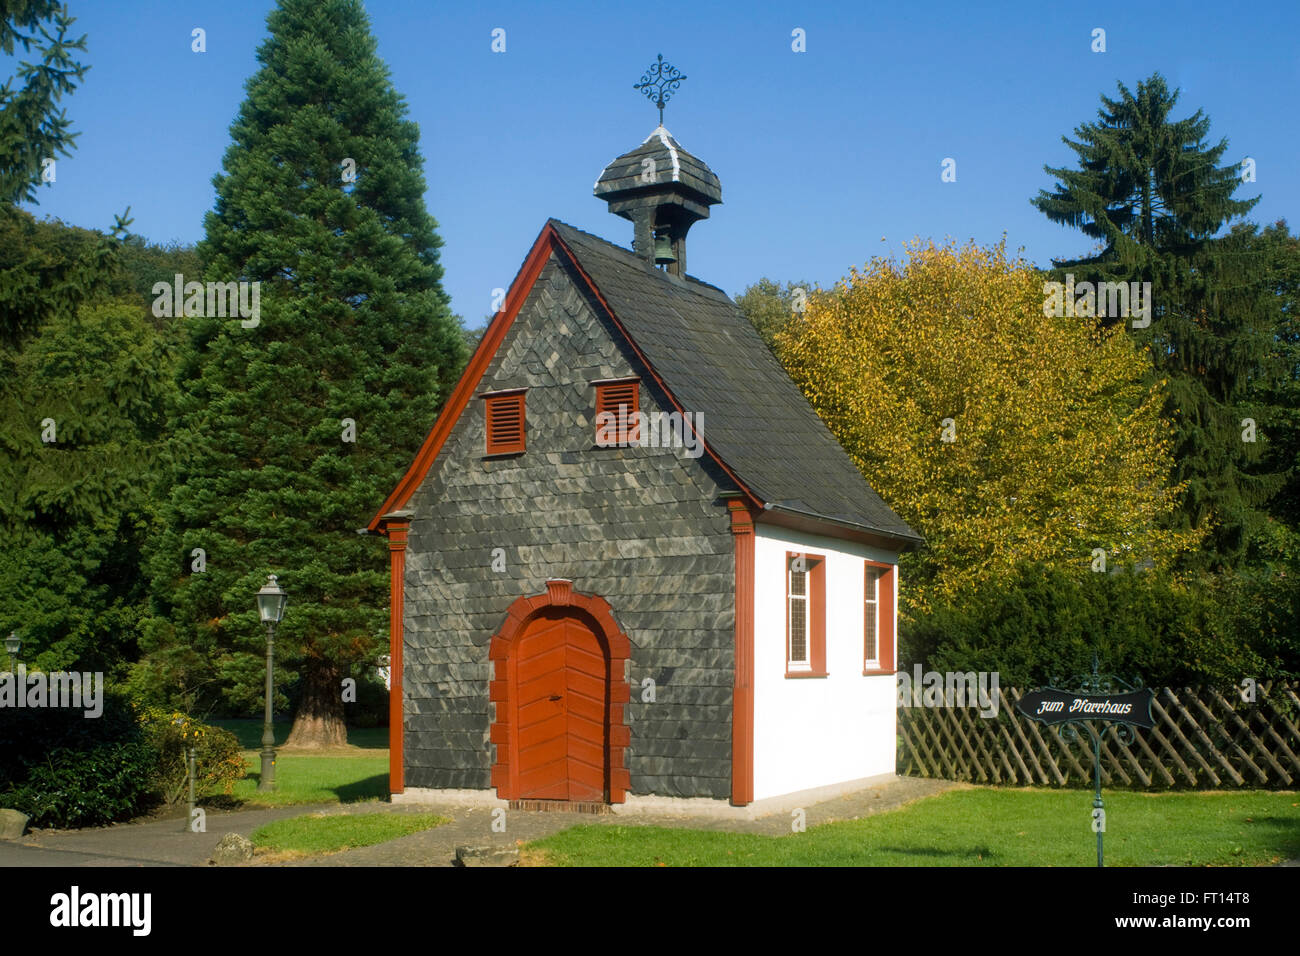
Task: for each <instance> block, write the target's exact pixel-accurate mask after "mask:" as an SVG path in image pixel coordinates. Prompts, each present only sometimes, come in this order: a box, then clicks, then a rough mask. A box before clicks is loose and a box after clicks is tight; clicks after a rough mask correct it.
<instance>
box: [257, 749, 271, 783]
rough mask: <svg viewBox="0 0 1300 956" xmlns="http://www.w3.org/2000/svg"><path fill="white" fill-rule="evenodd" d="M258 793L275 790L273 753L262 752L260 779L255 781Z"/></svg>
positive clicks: (269, 751)
mask: <svg viewBox="0 0 1300 956" xmlns="http://www.w3.org/2000/svg"><path fill="white" fill-rule="evenodd" d="M257 789H258V791H259V792H265V791H267V790H274V789H275V751H274V750H263V751H262V778H261V779H260V780H258V781H257Z"/></svg>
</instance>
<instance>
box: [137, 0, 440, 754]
mask: <svg viewBox="0 0 1300 956" xmlns="http://www.w3.org/2000/svg"><path fill="white" fill-rule="evenodd" d="M267 25H268V31H269V36H268V38H267V39H266V41H265V42H264V43H263V44H262V46H261V47H260V48H259V50H258V52H257V61H258V63H259V64H260V67H259V69H258V71H257V72H256V73H255V75H254V76H253V77H252V78H251V79H250V80H249V81H248V83H247V86H246V89H247V97H246V99H245V101H244V103H243V105H242V107H241V108H240V111H239V115H238V117H237V118H236V119H235V121H234V123H233V125H232V126H231V137H232V143H231V145H230V147H229V149H228V150H227V152H226V156H225V159H224V163H223V169H224V172H223V173H221V174H220V175H218V176H216V177H215V179H214V183H215V185H216V190H217V202H216V208H215V209H214V211H212V212H210V213H209V214H208V215H207V218H206V221H205V227H206V238H205V240H204V241H203V242H202V243H201V244H200V250H199V251H200V254H201V255H202V256H203V258H204V261H205V262H206V264H207V266H206V270H207V271H206V278H207V279H208V280H209V281H215V282H232V281H241V282H248V283H254V282H257V283H260V287H259V288H260V315H259V316H256V322H255V323H254V321H253V320H252V319H250V318H248V317H247V316H244V317H243V318H238V317H236V318H232V317H229V316H227V317H221V316H216V315H212V314H206V315H204V314H194V315H191V314H190V313H191V312H194V313H202V312H205V311H207V310H206V309H204V308H201V307H200V306H202V305H203V303H200V302H198V301H197V300H196V301H195V302H194V303H193V304H194V306H195V308H194V309H192V310H191V309H188V308H187V310H186V313H187V314H186V318H185V320H184V321H185V322H186V323H187V324H188V325H189V326H190V331H191V334H190V348H189V352H188V355H187V357H186V358H185V359H184V361H183V362H182V366H181V369H180V372H179V382H180V385H181V398H180V404H179V424H178V430H177V435H176V443H175V454H176V462H177V464H176V473H175V476H174V486H173V489H172V492H171V498H170V505H169V508H168V515H169V521H168V525H169V529H168V533H167V534H166V535H165V536H164V537H163V538H162V539H161V540H160V541H159V544H158V549H157V552H156V559H155V562H154V573H155V578H154V592H155V595H156V596H157V598H158V600H159V606H158V618H157V620H156V621H155V622H154V625H153V627H152V628H151V633H150V636H149V642H150V647H151V654H150V656H149V659H148V660H147V661H146V662H145V665H144V666H145V670H146V671H152V676H153V677H154V678H156V679H157V681H160V682H164V683H167V684H168V685H169V686H170V687H171V688H172V690H182V691H183V692H184V693H186V694H188V695H191V696H192V697H196V698H198V699H200V700H202V699H204V698H205V695H206V697H207V698H209V699H210V698H211V697H212V694H211V689H212V688H218V687H219V688H220V690H221V692H222V694H223V695H224V699H225V703H226V704H228V705H233V706H236V707H239V708H245V709H247V710H249V711H254V712H255V710H256V708H257V707H258V705H259V704H260V701H261V695H262V689H261V682H262V667H263V664H262V660H263V656H264V653H265V643H264V642H265V636H264V633H263V631H262V630H261V627H260V625H259V624H258V622H257V616H256V612H255V610H254V606H255V605H254V597H253V595H254V593H255V592H256V590H257V589H258V588H259V587H260V586H261V585H262V584H264V583H265V581H266V575H267V574H268V573H275V574H278V575H279V578H280V582H281V584H282V585H283V586H284V587H285V589H286V590H287V591H288V592H289V595H290V597H289V604H288V611H287V613H286V616H285V619H284V622H283V623H282V625H281V626H280V628H279V630H278V631H277V661H278V662H281V663H283V664H284V666H285V671H284V673H283V674H282V675H281V677H280V678H277V687H280V688H284V686H285V684H284V683H283V681H284V680H285V679H290V680H291V679H292V678H294V677H297V678H299V679H300V680H299V683H298V687H297V692H298V695H299V703H298V709H297V713H296V717H295V723H294V729H293V732H292V734H291V736H290V741H289V742H290V743H291V744H294V745H317V744H320V745H330V744H339V743H343V742H345V736H344V726H343V713H344V712H343V707H342V701H341V695H340V688H341V681H342V679H343V678H345V677H347V676H349V675H350V674H351V673H353V670H354V668H360V667H362V666H366V665H373V664H374V663H375V661H376V658H377V656H378V655H379V654H380V653H381V651H382V649H383V647H384V646H385V643H386V641H385V639H384V636H385V635H386V633H387V611H386V604H387V572H386V563H387V554H386V552H385V550H384V549H383V548H381V547H379V546H378V545H377V543H376V542H375V541H374V540H373V539H369V538H364V537H361V536H358V534H357V533H356V532H357V529H358V528H359V527H361V526H362V525H364V524H365V523H366V521H367V520H368V519H369V518H370V516H371V515H372V514H373V513H374V510H375V509H376V508H377V507H378V506H379V505H380V504H381V503H382V502H383V500H384V497H385V495H387V494H388V492H389V491H391V490H392V487H393V486H394V485H395V483H396V481H397V480H398V479H399V478H400V477H401V475H402V473H403V471H404V470H405V468H406V467H407V466H408V465H409V464H410V461H411V459H412V457H413V455H414V453H415V450H416V449H417V448H418V446H419V443H420V442H421V440H422V439H423V437H424V435H425V434H426V432H427V431H428V429H429V427H430V425H431V424H432V422H433V420H434V418H435V415H436V412H437V410H438V408H439V406H440V405H441V403H442V401H443V400H445V398H446V395H447V394H448V392H449V390H450V386H451V384H452V383H453V381H454V377H455V376H456V375H457V374H458V373H459V371H460V369H461V367H462V365H463V364H464V360H465V350H464V342H463V338H462V333H461V329H460V328H459V327H458V326H457V324H456V322H455V321H454V320H453V318H452V316H451V313H450V310H449V308H448V300H447V297H446V296H445V294H444V293H443V291H442V289H441V286H440V279H441V275H442V270H441V267H440V265H439V262H438V248H439V246H440V245H441V243H440V240H439V238H438V236H437V234H436V232H435V229H436V223H435V222H434V220H433V219H432V217H431V216H430V215H429V214H428V212H427V211H426V210H425V207H424V201H423V194H424V191H425V183H424V177H423V174H422V172H421V165H422V161H421V156H420V153H419V149H418V129H417V127H416V125H415V124H414V123H413V122H411V121H409V120H407V119H406V118H405V113H406V107H405V103H404V101H403V99H402V97H401V96H399V95H398V93H397V92H396V91H395V90H394V89H393V87H392V85H391V83H390V80H389V75H388V71H387V68H386V67H385V66H384V64H383V63H382V61H381V60H380V59H379V58H378V57H377V56H376V53H375V49H376V45H375V41H374V39H373V38H372V36H371V34H370V28H369V22H368V20H367V17H366V15H365V13H364V12H363V10H362V6H361V3H360V2H359V0H325V2H321V0H281V2H280V3H279V5H278V6H277V8H276V9H275V10H273V11H272V12H271V14H270V15H269V17H268V19H267ZM354 171H355V175H353V172H354ZM187 278H188V277H187ZM353 423H354V424H353ZM196 549H202V559H203V560H202V561H200V559H199V556H198V555H199V552H198V551H196Z"/></svg>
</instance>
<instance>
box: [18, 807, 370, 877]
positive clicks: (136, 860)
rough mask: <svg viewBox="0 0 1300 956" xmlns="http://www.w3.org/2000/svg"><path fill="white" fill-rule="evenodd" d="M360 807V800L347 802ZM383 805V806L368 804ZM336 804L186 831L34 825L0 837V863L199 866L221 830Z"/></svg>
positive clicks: (247, 829) (228, 819) (213, 821)
mask: <svg viewBox="0 0 1300 956" xmlns="http://www.w3.org/2000/svg"><path fill="white" fill-rule="evenodd" d="M352 806H353V807H363V806H365V804H353V805H352ZM371 806H375V807H384V808H387V807H388V806H389V805H388V804H386V803H384V804H372V805H371ZM338 809H339V805H338V804H336V803H326V804H314V805H303V804H299V805H297V806H292V807H275V808H273V809H261V810H235V811H217V810H208V811H207V814H206V815H207V821H206V822H207V832H206V833H188V832H185V831H183V830H182V829H181V828H182V827H183V826H184V825H185V818H184V817H183V816H180V817H174V818H171V819H167V820H156V821H151V822H149V823H123V824H118V825H117V826H111V827H92V828H88V829H85V830H39V831H36V832H35V833H28V834H27V835H26V836H24V837H23V838H22V839H21V840H12V841H10V840H0V866H203V865H205V864H206V863H207V860H208V857H210V856H211V855H212V851H213V850H214V849H216V846H217V841H218V840H220V839H221V838H222V837H223V836H225V835H226V834H227V833H239V834H242V835H243V836H248V835H249V834H250V833H252V832H253V831H254V830H256V829H257V828H258V827H260V826H261V825H262V824H264V823H269V822H271V821H272V820H279V819H281V818H283V817H296V816H300V815H301V814H304V813H313V812H317V811H321V810H335V811H337V810H338Z"/></svg>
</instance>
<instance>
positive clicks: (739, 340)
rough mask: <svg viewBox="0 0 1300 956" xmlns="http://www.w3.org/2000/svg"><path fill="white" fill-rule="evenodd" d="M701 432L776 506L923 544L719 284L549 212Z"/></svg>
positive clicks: (632, 335)
mask: <svg viewBox="0 0 1300 956" xmlns="http://www.w3.org/2000/svg"><path fill="white" fill-rule="evenodd" d="M549 224H550V225H551V226H552V227H553V228H554V229H555V231H556V233H557V234H558V235H559V236H560V238H561V239H562V240H563V241H564V243H565V245H566V246H568V247H569V249H570V250H571V251H572V252H573V254H574V256H575V257H576V258H577V260H578V263H579V265H580V266H581V267H582V269H583V271H585V272H586V273H587V275H588V276H590V277H591V279H592V281H593V282H594V283H595V285H596V287H597V289H598V290H599V292H600V294H601V296H602V297H603V298H604V300H605V301H606V302H607V303H609V306H610V308H611V309H612V310H613V312H614V315H615V317H616V318H617V319H618V321H619V322H620V323H621V324H622V326H623V327H624V328H625V329H626V330H627V332H628V334H629V335H630V336H631V338H632V340H633V341H634V342H635V343H636V346H637V347H638V348H639V349H640V350H641V351H642V353H643V354H644V355H645V356H646V358H647V359H648V360H649V362H650V364H651V365H652V366H653V368H654V370H655V371H656V372H657V373H658V374H659V376H660V378H662V380H663V382H664V384H665V385H667V386H668V389H669V391H671V392H672V394H673V395H674V396H675V397H676V398H677V400H678V401H679V402H680V403H681V405H682V407H683V409H684V410H686V411H688V412H702V413H703V414H704V421H703V429H702V432H703V437H704V441H705V443H706V444H707V445H708V446H709V447H710V448H711V449H712V450H713V451H714V452H715V453H716V454H717V455H718V457H719V458H721V459H722V460H723V462H725V463H726V465H727V467H729V468H730V469H731V470H732V471H733V472H735V473H736V474H737V475H738V476H739V477H740V479H741V481H743V482H744V483H745V484H746V485H748V486H749V487H750V489H752V490H753V492H754V493H755V494H757V495H758V496H759V497H760V498H762V499H763V500H764V501H765V502H768V503H770V505H771V507H773V508H776V509H779V510H782V511H787V512H793V513H796V514H803V515H808V516H811V517H814V518H820V519H828V520H830V521H832V522H836V523H841V524H848V525H851V526H854V527H857V528H860V529H865V530H868V531H871V532H875V533H878V534H883V535H888V536H890V537H894V538H900V539H903V540H905V541H907V542H910V543H912V544H919V543H920V542H921V540H922V539H921V537H920V535H918V534H917V533H916V532H915V531H913V530H912V529H911V528H909V527H908V526H907V525H906V524H905V523H904V522H903V520H902V519H901V518H899V517H898V516H897V515H896V514H894V512H893V511H892V510H890V508H889V506H888V505H886V504H885V502H884V501H882V500H881V498H880V496H879V495H878V494H876V492H875V490H874V489H872V487H871V486H870V485H869V484H867V482H866V480H865V479H864V478H863V477H862V473H861V472H860V471H858V468H857V466H856V465H854V463H853V460H852V459H851V458H850V457H849V456H848V453H847V452H845V451H844V449H843V448H842V447H841V446H840V444H839V442H838V441H837V440H836V438H835V436H834V435H832V434H831V431H830V429H828V428H827V427H826V425H825V423H824V422H823V421H822V420H821V418H820V417H818V415H817V413H816V412H815V411H813V409H812V406H811V405H809V404H808V401H807V400H806V399H805V398H804V396H803V393H802V392H800V391H799V388H798V386H796V385H795V384H794V382H793V381H791V379H790V377H789V376H788V375H787V374H786V372H785V370H784V369H783V368H782V367H781V365H780V363H779V362H777V360H776V357H775V356H773V355H772V352H771V350H770V349H768V347H767V345H766V344H764V342H763V340H762V338H760V337H759V334H758V331H757V330H756V329H755V328H754V326H753V325H752V324H751V323H750V322H749V320H748V319H746V318H745V315H744V313H742V312H741V311H740V309H739V307H738V306H737V305H736V304H735V303H734V302H733V301H732V300H731V298H730V297H729V296H728V295H727V294H726V293H725V292H723V291H722V290H721V289H719V288H717V287H715V286H711V285H709V284H707V283H705V282H700V281H699V280H698V279H694V278H691V277H689V276H687V277H684V278H682V277H678V276H673V275H670V274H668V273H667V272H663V271H660V270H658V269H656V268H654V267H653V266H651V265H650V264H649V263H647V262H645V261H644V260H642V259H640V258H638V257H637V256H636V255H634V254H633V253H632V252H631V251H629V250H627V249H623V248H621V247H620V246H616V245H614V244H613V243H610V242H607V241H605V240H604V239H601V238H599V237H597V236H593V235H591V234H590V233H586V232H583V231H582V230H580V229H575V228H574V227H573V226H570V225H567V224H565V223H562V222H559V221H558V220H555V219H551V220H549Z"/></svg>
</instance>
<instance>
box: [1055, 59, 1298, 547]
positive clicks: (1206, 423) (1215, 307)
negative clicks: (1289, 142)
mask: <svg viewBox="0 0 1300 956" xmlns="http://www.w3.org/2000/svg"><path fill="white" fill-rule="evenodd" d="M1119 93H1120V95H1119V98H1118V99H1110V98H1108V97H1105V96H1103V97H1102V103H1103V108H1102V109H1101V110H1100V111H1099V119H1100V122H1099V123H1087V124H1084V125H1083V126H1080V127H1079V128H1077V129H1076V130H1075V135H1076V136H1077V137H1078V141H1077V142H1076V141H1071V140H1069V139H1064V142H1065V143H1066V144H1067V145H1068V146H1070V148H1071V149H1073V150H1074V151H1075V152H1076V153H1077V154H1078V156H1079V168H1077V169H1056V168H1052V167H1046V169H1047V171H1048V172H1049V173H1051V174H1052V175H1053V176H1055V177H1056V178H1058V179H1059V180H1060V183H1059V184H1058V185H1057V187H1056V188H1055V191H1054V192H1052V193H1048V192H1047V191H1045V190H1044V191H1040V192H1039V194H1038V196H1037V197H1036V198H1035V199H1034V200H1032V202H1033V203H1034V205H1035V206H1037V208H1038V209H1039V210H1040V211H1042V212H1043V213H1044V214H1045V215H1046V216H1047V217H1048V218H1049V219H1051V220H1052V221H1054V222H1058V223H1061V224H1063V225H1068V226H1071V227H1074V228H1077V229H1079V230H1081V231H1082V232H1083V233H1084V234H1085V235H1087V236H1089V237H1091V238H1092V239H1094V240H1096V241H1097V243H1098V244H1099V248H1098V249H1097V250H1095V251H1094V253H1093V254H1092V255H1089V256H1085V257H1082V258H1078V259H1069V260H1062V259H1058V260H1054V262H1053V264H1054V265H1055V266H1056V271H1057V278H1061V277H1062V276H1063V275H1064V274H1066V273H1069V274H1072V275H1073V276H1074V279H1075V282H1076V283H1079V282H1085V281H1086V282H1094V283H1095V282H1124V283H1133V282H1139V283H1141V282H1150V283H1151V299H1150V304H1151V306H1152V308H1151V312H1150V316H1149V317H1150V325H1149V326H1148V327H1146V328H1142V327H1140V324H1141V321H1142V320H1140V319H1138V320H1135V319H1133V318H1131V317H1125V318H1121V319H1120V321H1126V322H1132V321H1138V323H1139V326H1135V327H1132V332H1133V334H1135V335H1136V336H1137V337H1138V339H1139V341H1141V342H1143V343H1145V344H1147V345H1149V346H1150V353H1151V356H1152V359H1153V377H1155V378H1158V379H1162V380H1164V381H1166V382H1167V385H1168V388H1167V396H1168V399H1167V402H1168V404H1167V408H1166V414H1167V415H1168V416H1169V417H1170V418H1171V419H1172V420H1173V422H1174V423H1175V428H1176V433H1175V443H1174V455H1175V460H1176V466H1175V473H1174V479H1175V481H1177V482H1178V483H1186V485H1187V493H1186V495H1185V496H1184V499H1183V505H1182V509H1181V511H1180V513H1179V515H1178V516H1177V523H1178V524H1179V525H1181V526H1183V527H1190V528H1194V529H1199V530H1203V531H1206V532H1208V535H1209V536H1208V538H1207V546H1206V548H1205V549H1203V550H1202V552H1200V554H1199V556H1197V558H1196V559H1195V560H1196V561H1197V562H1198V563H1204V564H1205V565H1208V566H1211V567H1213V566H1222V565H1229V566H1231V565H1235V564H1237V563H1239V562H1240V561H1241V560H1243V559H1244V558H1245V556H1246V554H1247V550H1248V545H1249V543H1250V540H1251V537H1252V535H1253V534H1254V533H1255V532H1256V531H1257V530H1258V528H1259V526H1260V523H1261V521H1262V520H1263V512H1262V511H1260V510H1259V509H1260V507H1261V506H1262V505H1263V504H1264V503H1265V502H1267V501H1268V500H1269V498H1270V497H1272V496H1273V495H1275V494H1276V493H1277V491H1278V490H1279V489H1280V487H1281V483H1282V479H1281V475H1280V474H1278V473H1277V472H1276V471H1268V470H1266V468H1265V467H1264V466H1263V465H1261V463H1260V458H1261V456H1260V455H1259V454H1258V447H1257V446H1256V445H1252V444H1250V443H1248V442H1245V441H1243V440H1242V433H1243V425H1242V421H1243V419H1245V418H1251V417H1254V418H1256V420H1257V421H1258V417H1257V416H1258V415H1260V414H1262V415H1263V416H1264V417H1265V418H1271V417H1272V411H1271V410H1269V409H1261V408H1260V407H1259V404H1258V402H1257V401H1252V396H1251V395H1250V392H1251V389H1252V384H1253V383H1258V382H1259V381H1260V380H1261V379H1263V378H1267V377H1268V376H1270V375H1273V374H1276V372H1275V370H1272V369H1271V366H1270V358H1269V356H1270V342H1271V339H1272V337H1273V325H1274V323H1275V321H1276V317H1277V302H1276V294H1275V290H1274V289H1273V288H1272V287H1271V285H1270V280H1269V277H1268V274H1267V269H1265V268H1262V267H1261V264H1260V263H1258V262H1257V261H1255V260H1253V259H1252V257H1250V256H1249V255H1245V254H1243V251H1244V249H1245V245H1246V243H1247V238H1246V237H1244V236H1243V235H1242V234H1240V233H1231V234H1228V235H1223V236H1221V237H1220V236H1218V234H1219V233H1220V231H1221V230H1222V229H1223V228H1224V227H1225V226H1226V225H1228V224H1229V222H1230V221H1231V220H1232V219H1234V218H1236V217H1240V216H1244V215H1245V214H1246V213H1247V212H1248V211H1249V210H1250V209H1251V208H1252V207H1253V206H1254V204H1255V203H1256V202H1258V198H1256V199H1248V200H1238V199H1234V198H1232V196H1233V193H1234V192H1235V191H1236V190H1237V189H1238V188H1239V187H1240V186H1241V185H1242V177H1241V175H1240V172H1241V171H1240V169H1239V168H1238V167H1237V166H1235V165H1226V166H1221V165H1220V162H1221V160H1222V158H1223V155H1224V153H1225V151H1226V149H1227V145H1228V144H1227V141H1226V140H1220V141H1219V142H1218V143H1216V144H1213V145H1211V144H1208V143H1207V142H1206V140H1205V136H1206V134H1207V133H1208V131H1209V127H1210V121H1209V119H1208V118H1207V117H1206V116H1205V115H1204V114H1203V113H1202V112H1201V111H1200V110H1198V111H1197V112H1196V113H1195V114H1193V115H1192V116H1190V117H1187V118H1185V119H1181V120H1172V119H1171V118H1170V113H1171V111H1172V110H1173V108H1174V106H1175V104H1176V103H1177V100H1178V91H1177V90H1175V91H1172V92H1171V91H1170V90H1169V89H1168V87H1167V86H1166V84H1165V81H1164V79H1163V78H1162V77H1161V76H1160V75H1159V74H1155V75H1153V76H1152V77H1151V78H1150V79H1148V80H1146V81H1144V82H1140V83H1138V87H1137V92H1136V94H1134V93H1132V92H1130V91H1129V90H1128V89H1127V88H1126V87H1125V86H1124V85H1123V84H1119ZM1216 237H1217V238H1216ZM1098 311H1100V301H1099V303H1098ZM1104 321H1105V322H1106V323H1107V324H1114V322H1115V321H1116V317H1115V316H1113V315H1111V316H1107V317H1106V319H1105V320H1104ZM1252 413H1254V414H1252Z"/></svg>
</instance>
